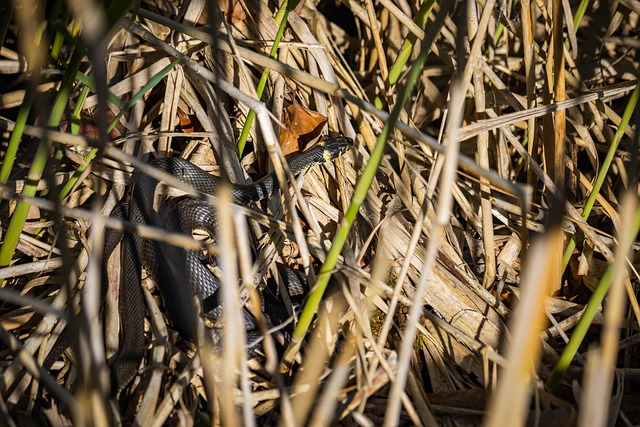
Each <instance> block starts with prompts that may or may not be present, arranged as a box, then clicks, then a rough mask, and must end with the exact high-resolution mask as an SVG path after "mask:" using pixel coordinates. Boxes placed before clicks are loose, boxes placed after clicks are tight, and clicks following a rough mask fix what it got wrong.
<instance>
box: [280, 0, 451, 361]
mask: <svg viewBox="0 0 640 427" xmlns="http://www.w3.org/2000/svg"><path fill="white" fill-rule="evenodd" d="M444 3H445V4H443V5H442V6H441V8H440V10H439V12H438V14H437V15H436V17H435V21H434V22H433V23H432V24H431V25H429V28H428V29H427V30H426V31H425V39H424V41H423V43H422V48H421V50H420V55H419V56H418V58H417V59H416V61H415V62H414V63H413V64H412V66H411V69H410V70H409V73H408V74H407V82H406V84H405V85H404V87H402V89H401V91H400V95H399V97H398V100H397V101H396V103H395V105H394V106H393V109H392V110H391V113H390V115H389V120H387V122H386V123H385V125H384V128H383V129H382V132H381V133H380V135H379V136H378V139H377V140H376V145H375V147H374V149H373V151H372V152H371V158H370V159H369V163H368V164H367V166H366V167H365V169H364V171H363V172H362V175H361V176H360V179H359V180H358V182H357V184H356V188H355V190H354V193H353V198H352V199H351V204H350V205H349V208H348V209H347V213H346V214H345V216H344V218H343V219H342V221H341V222H340V228H339V229H338V231H337V233H336V235H335V237H334V238H333V242H332V244H331V248H330V249H329V253H327V258H326V260H325V262H324V264H323V265H322V267H320V271H319V273H318V277H317V279H316V283H315V286H314V287H313V291H312V292H311V293H310V295H309V298H308V299H307V302H306V304H305V306H304V309H303V311H302V313H301V314H300V317H299V319H298V324H297V325H296V329H295V331H294V333H293V338H292V340H291V342H290V343H289V346H288V348H287V350H286V351H285V354H284V356H283V358H282V365H281V370H282V371H286V370H288V367H289V366H290V365H291V362H292V361H293V358H294V357H295V355H296V353H297V352H298V349H299V348H300V345H301V343H302V340H303V338H304V337H305V335H306V334H307V331H308V330H309V327H310V326H311V322H312V321H313V319H314V317H315V314H316V313H317V311H318V307H319V305H320V302H321V301H322V297H323V295H324V292H325V290H326V289H327V285H328V284H329V279H330V278H331V274H332V273H333V271H334V270H335V268H336V263H337V261H338V257H339V256H340V253H341V252H342V248H343V247H344V244H345V243H346V241H347V236H348V235H349V231H350V230H351V227H352V225H353V223H354V222H355V220H356V216H357V215H358V211H359V210H360V206H361V205H362V203H363V202H364V199H365V198H366V196H367V193H368V192H369V188H370V187H371V183H372V182H373V179H374V178H375V175H376V173H377V171H378V167H379V166H380V163H381V162H382V158H383V156H384V152H385V149H386V148H387V141H388V139H389V136H390V135H391V132H392V131H393V128H394V126H395V123H396V121H397V120H398V117H399V116H400V113H401V112H402V110H403V108H404V106H405V104H406V103H407V101H408V100H409V97H410V95H411V91H412V90H413V88H414V87H415V85H416V83H417V82H418V78H419V77H420V73H421V72H422V69H423V68H424V64H425V63H426V61H427V57H428V56H429V53H430V52H431V46H432V44H433V41H434V40H435V38H436V37H437V35H438V34H439V32H440V29H441V27H442V25H443V23H444V20H445V18H446V17H447V15H448V13H449V10H450V9H451V7H452V3H453V2H451V1H447V2H444Z"/></svg>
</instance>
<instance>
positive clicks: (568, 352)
mask: <svg viewBox="0 0 640 427" xmlns="http://www.w3.org/2000/svg"><path fill="white" fill-rule="evenodd" d="M633 226H634V231H632V232H633V234H634V235H637V234H638V232H640V209H638V210H636V215H635V218H634V224H633ZM612 279H613V265H612V264H611V265H609V266H608V267H607V269H606V270H605V272H604V274H603V275H602V278H601V279H600V282H598V286H597V287H596V289H595V291H593V294H592V295H591V298H590V299H589V302H588V303H587V306H586V307H585V310H584V314H583V315H582V317H581V318H580V321H579V322H578V324H577V325H576V327H575V329H574V330H573V333H572V334H571V338H570V339H569V342H568V343H567V345H566V346H565V348H564V350H563V351H562V354H561V355H560V359H558V361H557V362H556V364H555V366H554V367H553V370H552V371H551V375H549V378H548V379H547V387H553V386H554V385H555V384H557V383H558V381H560V379H561V378H562V376H563V375H564V373H565V372H566V371H567V369H568V368H569V365H571V362H572V361H573V358H574V357H575V356H576V353H577V352H578V349H579V348H580V345H581V344H582V341H583V340H584V338H585V337H586V336H587V332H588V331H589V328H590V327H591V323H592V322H593V319H594V318H595V316H596V314H597V313H598V309H599V308H600V305H601V304H602V302H603V301H604V297H605V296H606V295H607V291H608V290H609V287H610V286H611V281H612Z"/></svg>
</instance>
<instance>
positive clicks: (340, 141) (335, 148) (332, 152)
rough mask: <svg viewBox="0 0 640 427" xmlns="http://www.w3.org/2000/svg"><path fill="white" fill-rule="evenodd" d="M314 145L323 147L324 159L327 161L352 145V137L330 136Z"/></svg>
mask: <svg viewBox="0 0 640 427" xmlns="http://www.w3.org/2000/svg"><path fill="white" fill-rule="evenodd" d="M316 146H320V147H323V148H324V151H323V155H324V156H323V157H324V161H325V162H328V161H331V160H334V159H337V158H338V157H340V156H342V155H343V154H344V153H346V152H347V151H349V150H351V148H352V147H353V139H352V138H349V137H346V136H331V137H326V138H324V139H323V140H322V141H320V142H319V143H318V144H316Z"/></svg>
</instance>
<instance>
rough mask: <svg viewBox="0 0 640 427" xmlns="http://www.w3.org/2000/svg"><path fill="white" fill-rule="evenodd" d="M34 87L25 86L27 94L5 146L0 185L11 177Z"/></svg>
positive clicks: (0, 169)
mask: <svg viewBox="0 0 640 427" xmlns="http://www.w3.org/2000/svg"><path fill="white" fill-rule="evenodd" d="M36 90H37V89H36V87H35V86H34V85H27V92H26V94H25V97H24V100H23V102H22V105H21V106H20V110H19V111H18V116H17V117H16V124H15V128H14V129H13V132H11V137H10V138H9V144H8V145H7V151H6V152H5V155H4V159H3V161H2V167H1V168H0V184H6V183H7V181H8V180H9V176H10V175H11V170H12V169H13V163H14V161H15V159H16V154H17V153H18V148H19V147H20V141H22V135H23V134H24V126H25V125H26V124H27V119H28V118H29V113H30V112H31V106H32V105H33V98H34V95H35V92H36Z"/></svg>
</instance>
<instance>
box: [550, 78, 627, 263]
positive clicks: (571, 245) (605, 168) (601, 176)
mask: <svg viewBox="0 0 640 427" xmlns="http://www.w3.org/2000/svg"><path fill="white" fill-rule="evenodd" d="M639 95H640V85H636V88H635V89H634V90H633V92H632V93H631V95H630V96H629V101H628V102H627V105H626V107H625V109H624V112H623V113H622V119H621V120H620V126H618V130H617V131H616V134H615V136H614V137H613V141H612V142H611V146H609V151H608V152H607V156H606V157H605V158H604V161H603V162H602V167H601V168H600V171H599V172H598V176H597V177H596V182H595V183H594V184H593V190H591V194H589V197H588V198H587V202H586V204H585V205H584V210H583V211H582V218H583V219H584V220H585V221H586V220H587V219H588V218H589V215H590V214H591V210H592V209H593V206H594V205H595V203H596V198H597V197H598V194H600V190H601V189H602V184H604V180H605V179H606V177H607V173H608V172H609V168H610V167H611V163H612V162H613V158H614V157H615V154H616V150H617V149H618V145H619V144H620V141H621V140H622V137H623V136H624V132H625V131H626V129H627V126H628V125H629V120H630V119H631V116H632V115H633V111H634V110H635V109H636V105H637V104H638V96H639ZM636 131H637V130H636ZM575 248H576V236H575V235H574V236H571V238H570V239H569V242H568V243H567V249H566V250H565V251H564V257H563V259H562V270H563V271H564V270H566V268H567V265H568V264H569V259H571V254H573V250H574V249H575Z"/></svg>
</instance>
